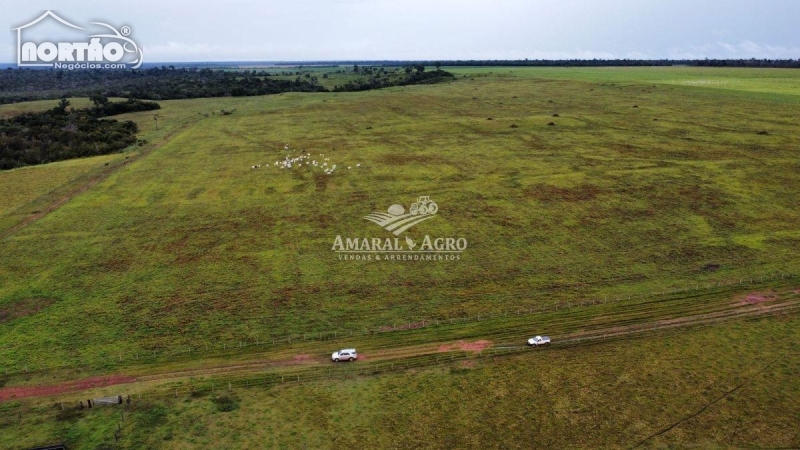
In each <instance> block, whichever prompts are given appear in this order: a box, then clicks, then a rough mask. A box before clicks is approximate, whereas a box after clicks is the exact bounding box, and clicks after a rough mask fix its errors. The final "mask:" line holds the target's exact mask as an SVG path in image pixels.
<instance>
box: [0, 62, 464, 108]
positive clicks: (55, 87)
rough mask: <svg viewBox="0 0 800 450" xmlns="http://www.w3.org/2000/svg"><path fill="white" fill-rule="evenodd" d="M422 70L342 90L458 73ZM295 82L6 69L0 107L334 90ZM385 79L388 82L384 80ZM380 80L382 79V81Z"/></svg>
mask: <svg viewBox="0 0 800 450" xmlns="http://www.w3.org/2000/svg"><path fill="white" fill-rule="evenodd" d="M421 67H422V69H423V71H419V70H418V69H417V70H415V71H412V72H413V73H411V72H407V73H406V75H405V76H395V75H396V74H397V73H399V71H393V72H390V71H383V72H381V68H374V67H369V68H364V71H363V72H357V73H359V75H360V76H361V78H363V79H362V80H359V82H356V83H348V84H347V85H344V86H339V87H338V89H337V90H338V91H349V90H353V91H355V90H364V89H378V88H381V87H387V86H397V85H408V84H415V83H430V82H434V81H435V79H437V78H439V79H442V78H448V77H449V78H452V74H449V73H447V72H444V71H441V70H437V71H436V72H433V74H431V73H425V72H424V66H421ZM296 74H297V75H298V76H297V78H295V79H294V80H286V79H276V77H277V76H280V75H281V74H273V73H270V72H266V71H263V70H262V71H256V70H244V71H225V70H212V69H196V68H179V69H176V68H174V67H171V66H170V67H160V68H151V69H144V70H142V69H139V70H71V71H58V70H35V69H6V70H0V104H4V103H16V102H23V101H30V100H44V99H54V98H61V97H89V96H91V95H95V94H97V93H98V92H100V93H101V94H102V95H103V96H106V97H123V98H137V99H144V100H172V99H186V98H207V97H229V96H230V97H243V96H253V95H265V94H279V93H283V92H328V89H326V88H325V87H324V86H322V85H320V84H319V80H318V79H317V77H316V76H312V75H311V74H308V73H307V74H305V76H304V77H301V76H300V72H297V73H296ZM381 76H383V78H381ZM376 80H379V81H376Z"/></svg>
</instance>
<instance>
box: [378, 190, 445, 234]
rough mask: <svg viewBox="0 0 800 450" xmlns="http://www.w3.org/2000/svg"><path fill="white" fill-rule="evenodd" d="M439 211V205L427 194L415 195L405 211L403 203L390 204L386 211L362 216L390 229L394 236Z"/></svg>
mask: <svg viewBox="0 0 800 450" xmlns="http://www.w3.org/2000/svg"><path fill="white" fill-rule="evenodd" d="M438 211H439V205H438V204H437V203H436V202H434V201H433V200H431V198H430V197H429V196H427V195H423V196H421V197H417V201H416V202H414V203H412V204H411V206H410V207H409V208H408V212H406V210H405V208H403V205H392V206H390V207H389V209H388V210H387V211H386V212H383V211H375V212H373V213H372V214H369V215H367V216H365V217H364V219H366V220H369V221H370V222H372V223H375V224H377V225H380V226H381V227H383V228H384V229H385V230H386V231H391V232H392V233H394V235H395V236H399V235H400V234H401V233H402V232H404V231H406V230H407V229H409V228H411V227H413V226H414V225H416V224H418V223H420V222H424V221H426V220H428V219H432V218H433V217H434V216H436V213H437V212H438Z"/></svg>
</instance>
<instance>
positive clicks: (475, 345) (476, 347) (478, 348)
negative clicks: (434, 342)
mask: <svg viewBox="0 0 800 450" xmlns="http://www.w3.org/2000/svg"><path fill="white" fill-rule="evenodd" d="M490 345H492V343H491V341H485V340H481V341H475V342H465V341H458V342H456V343H454V344H445V345H442V346H439V352H440V353H442V352H451V351H453V350H462V351H465V352H475V353H480V352H482V351H483V349H485V348H486V347H488V346H490Z"/></svg>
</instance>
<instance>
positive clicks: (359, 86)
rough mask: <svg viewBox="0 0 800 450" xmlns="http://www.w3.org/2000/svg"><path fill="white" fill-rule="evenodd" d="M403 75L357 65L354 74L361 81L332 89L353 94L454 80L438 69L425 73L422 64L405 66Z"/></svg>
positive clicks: (447, 73)
mask: <svg viewBox="0 0 800 450" xmlns="http://www.w3.org/2000/svg"><path fill="white" fill-rule="evenodd" d="M404 69H405V74H404V75H397V72H396V71H395V72H387V71H386V70H385V69H384V68H382V67H378V68H376V67H371V66H368V67H364V68H359V66H358V65H354V66H353V71H354V72H355V73H361V74H362V75H364V77H363V78H362V79H359V80H354V81H350V82H348V83H346V84H344V85H342V86H336V87H334V88H333V91H334V92H354V91H368V90H370V89H381V88H386V87H391V86H408V85H412V84H432V83H441V82H444V81H450V80H453V79H454V78H455V75H453V74H452V73H450V72H445V71H444V70H441V69H439V67H438V66H437V68H436V70H434V71H432V72H426V71H425V66H424V65H422V64H417V65H413V66H412V65H409V66H405V68H404Z"/></svg>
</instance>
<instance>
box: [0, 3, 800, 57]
mask: <svg viewBox="0 0 800 450" xmlns="http://www.w3.org/2000/svg"><path fill="white" fill-rule="evenodd" d="M55 3H57V5H56V4H55ZM48 9H52V10H53V11H54V12H56V13H57V14H59V15H60V16H62V17H64V18H65V19H67V20H69V21H70V22H72V23H75V24H76V25H81V26H85V25H88V24H89V22H92V21H102V22H106V23H109V24H111V25H115V26H117V27H120V26H122V25H128V26H130V27H131V29H132V30H133V32H132V34H131V38H133V39H134V40H135V41H136V42H137V43H138V44H139V45H140V46H141V47H143V48H144V52H145V53H144V60H145V61H146V62H165V61H175V62H181V61H278V60H281V61H287V60H292V61H298V60H335V59H339V60H342V59H358V60H378V59H426V60H436V59H524V58H529V59H543V58H547V59H550V58H552V59H561V58H706V57H708V58H751V57H754V58H792V59H798V58H800V42H798V41H800V39H798V38H799V37H800V29H798V23H799V22H800V21H799V20H798V19H799V18H800V0H757V1H756V0H724V1H723V0H717V1H712V0H597V1H590V0H480V1H478V0H386V1H384V0H340V1H337V0H304V1H291V0H281V1H275V0H261V1H258V0H226V1H215V2H200V1H197V0H175V1H172V0H160V1H156V0H127V1H104V2H98V1H94V0H93V1H86V0H59V1H58V2H53V1H39V0H26V1H12V0H3V1H2V4H0V22H2V25H3V26H4V27H5V28H6V30H7V32H6V33H0V36H2V37H0V62H13V61H15V60H16V45H17V44H16V34H15V32H12V31H11V29H12V28H15V27H17V26H20V25H24V24H26V23H28V22H30V21H31V20H33V19H35V18H36V17H38V16H39V15H41V14H42V12H44V11H45V10H48ZM31 29H33V28H31Z"/></svg>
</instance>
